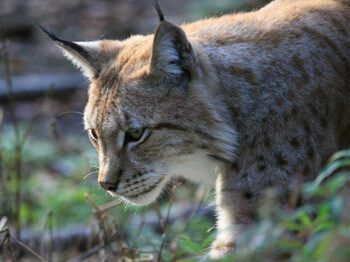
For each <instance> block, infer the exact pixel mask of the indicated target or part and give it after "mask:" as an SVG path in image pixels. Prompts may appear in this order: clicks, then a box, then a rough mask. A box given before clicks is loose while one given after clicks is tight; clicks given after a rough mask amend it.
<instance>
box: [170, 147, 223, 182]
mask: <svg viewBox="0 0 350 262" xmlns="http://www.w3.org/2000/svg"><path fill="white" fill-rule="evenodd" d="M222 168H223V163H221V162H220V161H218V160H215V159H213V158H211V157H209V156H208V155H207V154H206V152H205V151H203V150H198V151H196V152H194V153H192V154H187V155H183V156H179V157H176V158H175V159H173V160H172V161H171V162H170V163H168V173H169V175H170V176H172V177H179V176H181V177H184V178H186V179H189V180H191V181H194V182H200V183H204V184H214V182H215V179H216V177H217V175H218V174H219V173H220V171H221V170H222Z"/></svg>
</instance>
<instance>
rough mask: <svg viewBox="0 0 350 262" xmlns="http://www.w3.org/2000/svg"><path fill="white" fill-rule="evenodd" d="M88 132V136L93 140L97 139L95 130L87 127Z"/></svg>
mask: <svg viewBox="0 0 350 262" xmlns="http://www.w3.org/2000/svg"><path fill="white" fill-rule="evenodd" d="M88 134H89V136H90V137H91V138H92V140H94V141H97V140H98V136H97V134H96V132H95V130H93V129H89V130H88Z"/></svg>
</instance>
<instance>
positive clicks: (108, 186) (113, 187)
mask: <svg viewBox="0 0 350 262" xmlns="http://www.w3.org/2000/svg"><path fill="white" fill-rule="evenodd" d="M98 183H99V184H100V186H101V187H102V188H103V189H105V190H108V191H113V192H115V191H116V190H117V187H118V184H117V183H109V182H98Z"/></svg>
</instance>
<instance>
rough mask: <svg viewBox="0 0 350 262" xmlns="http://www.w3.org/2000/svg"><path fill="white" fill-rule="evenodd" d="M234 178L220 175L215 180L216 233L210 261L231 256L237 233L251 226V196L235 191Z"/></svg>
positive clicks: (235, 182) (235, 183)
mask: <svg viewBox="0 0 350 262" xmlns="http://www.w3.org/2000/svg"><path fill="white" fill-rule="evenodd" d="M234 177H235V176H233V174H231V176H229V175H224V174H220V175H219V176H218V178H217V180H216V212H217V214H216V215H217V232H218V233H217V236H216V240H215V241H214V242H213V244H212V246H211V250H210V252H209V257H210V258H211V259H221V258H224V257H226V256H228V255H230V254H232V252H233V250H234V245H235V240H236V238H237V236H238V235H239V233H240V232H241V231H242V230H243V229H244V228H245V227H247V226H248V225H250V224H253V219H252V214H253V212H252V200H251V199H252V198H251V194H249V193H244V192H241V191H239V190H237V181H234ZM254 206H255V205H254Z"/></svg>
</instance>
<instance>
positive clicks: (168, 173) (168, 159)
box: [42, 16, 235, 205]
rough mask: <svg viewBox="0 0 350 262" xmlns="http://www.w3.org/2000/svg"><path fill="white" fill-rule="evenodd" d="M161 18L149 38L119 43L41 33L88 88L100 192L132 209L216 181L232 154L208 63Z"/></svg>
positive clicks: (230, 137)
mask: <svg viewBox="0 0 350 262" xmlns="http://www.w3.org/2000/svg"><path fill="white" fill-rule="evenodd" d="M160 18H161V21H160V23H159V25H158V27H157V29H156V31H155V33H154V35H148V36H139V35H137V36H132V37H130V38H129V39H126V40H124V41H116V40H101V41H94V42H70V41H65V40H62V39H59V38H58V37H56V36H55V35H54V34H53V33H52V32H51V31H49V30H48V29H47V28H42V29H43V30H44V31H45V32H46V33H47V34H49V36H50V37H51V38H52V39H53V40H54V42H55V43H56V44H57V45H58V46H59V47H60V48H61V49H62V50H63V52H64V54H65V55H66V56H67V57H68V58H69V59H70V60H71V61H73V63H74V64H76V65H77V66H78V67H79V68H80V69H81V70H82V72H83V74H84V75H85V76H86V77H87V78H88V79H89V81H90V87H89V92H88V93H89V100H88V103H87V105H86V108H85V113H84V123H85V128H86V130H87V132H88V134H89V138H90V140H91V143H92V144H93V145H94V147H95V148H96V151H97V152H98V156H99V166H100V168H99V175H98V182H99V184H100V186H101V187H103V188H104V189H106V190H108V191H109V192H110V193H111V194H112V195H116V196H121V197H122V198H123V199H125V200H127V201H129V202H131V203H133V204H135V205H146V204H149V203H151V202H153V201H155V200H156V198H157V197H158V196H159V195H160V193H161V192H162V188H163V187H164V186H165V185H166V184H167V183H168V182H169V181H170V179H171V178H172V177H174V176H185V177H188V178H192V179H194V180H197V181H203V180H204V181H208V180H211V179H215V173H216V172H218V168H219V167H220V166H221V165H222V163H224V162H226V161H230V159H232V154H233V149H234V148H233V147H234V141H235V137H234V135H235V134H234V132H233V131H232V130H231V129H229V128H228V127H227V126H226V124H225V123H224V122H223V121H222V119H221V116H220V112H217V111H216V109H215V107H214V106H213V103H214V102H213V97H212V96H210V95H209V94H208V90H207V86H208V85H210V84H211V83H212V82H213V78H215V77H214V76H213V75H211V74H210V72H209V73H208V71H207V67H208V65H207V62H205V58H204V57H202V55H201V54H200V51H199V49H197V50H196V48H195V47H194V46H193V45H191V43H190V41H189V40H188V38H187V36H186V34H185V33H184V31H183V30H182V29H181V28H180V27H178V26H176V25H174V24H172V23H170V22H168V21H164V18H163V17H162V16H160Z"/></svg>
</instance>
